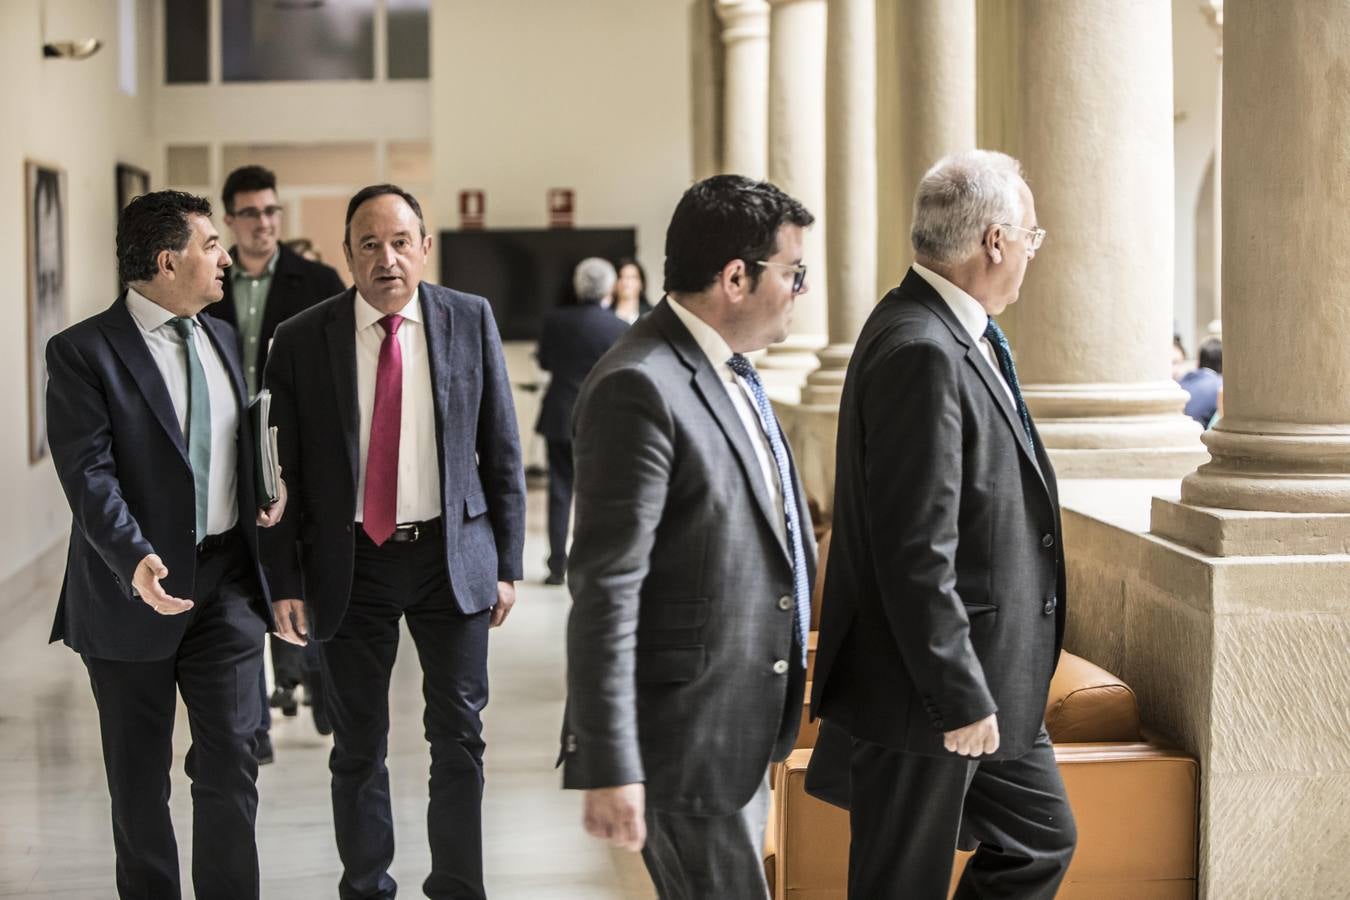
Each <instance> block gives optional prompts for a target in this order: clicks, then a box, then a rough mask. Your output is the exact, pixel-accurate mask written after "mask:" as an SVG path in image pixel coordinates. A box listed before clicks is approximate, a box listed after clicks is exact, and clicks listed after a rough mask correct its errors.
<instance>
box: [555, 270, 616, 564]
mask: <svg viewBox="0 0 1350 900" xmlns="http://www.w3.org/2000/svg"><path fill="white" fill-rule="evenodd" d="M617 280H618V274H617V273H616V272H615V271H614V266H612V265H610V263H609V261H608V260H605V259H601V258H600V257H598V256H591V257H588V258H586V259H583V260H582V261H581V262H579V263H577V267H576V269H575V270H574V271H573V273H572V289H573V290H574V291H575V292H576V295H577V302H576V303H572V304H568V305H567V306H560V307H558V308H557V309H555V310H552V311H550V312H549V314H548V315H547V316H545V317H544V331H543V334H541V335H540V336H539V349H538V350H537V351H535V355H536V356H537V357H538V359H539V368H541V369H543V370H544V371H545V372H548V373H549V375H550V376H552V377H551V378H550V379H549V382H548V390H547V391H546V392H545V393H544V402H543V403H541V404H540V405H539V421H538V422H537V423H535V426H534V430H535V431H537V432H538V433H539V434H540V435H542V436H543V438H544V440H545V441H547V442H548V577H547V578H545V579H544V584H562V583H563V580H564V574H565V573H566V572H567V525H568V519H569V518H570V517H571V514H572V409H573V407H575V406H576V404H577V395H578V394H580V393H581V383H582V382H583V381H585V380H586V376H587V375H589V374H590V373H591V369H593V368H595V364H596V363H597V362H599V361H600V357H602V356H604V355H605V353H606V352H607V351H608V350H609V348H610V347H612V346H614V342H615V341H617V340H618V339H619V338H620V337H621V336H622V335H623V333H624V332H625V331H627V330H628V323H627V322H625V321H624V320H623V319H620V318H619V317H618V316H616V315H614V313H613V312H611V311H610V310H608V309H605V308H604V307H603V306H601V305H600V304H601V302H602V301H604V300H605V299H606V298H607V297H609V295H610V292H612V291H613V290H614V283H615V281H617Z"/></svg>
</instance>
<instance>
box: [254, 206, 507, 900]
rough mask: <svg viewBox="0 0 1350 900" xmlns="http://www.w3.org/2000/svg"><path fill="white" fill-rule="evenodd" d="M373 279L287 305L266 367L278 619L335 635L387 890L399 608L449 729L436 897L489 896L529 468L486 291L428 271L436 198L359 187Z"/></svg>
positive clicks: (433, 817)
mask: <svg viewBox="0 0 1350 900" xmlns="http://www.w3.org/2000/svg"><path fill="white" fill-rule="evenodd" d="M343 246H344V249H345V251H346V256H347V264H348V265H349V266H350V267H351V272H352V278H353V280H354V281H355V287H354V288H353V289H351V290H348V291H345V292H344V293H342V294H339V295H338V296H336V297H333V298H330V299H328V300H325V301H324V302H323V303H320V304H319V305H317V306H314V307H311V308H310V309H308V310H306V311H304V312H302V313H300V314H299V315H297V316H295V317H294V318H292V319H289V320H288V321H286V322H284V323H283V324H282V325H281V326H280V327H279V328H278V329H277V332H276V340H275V342H274V343H273V345H272V352H271V356H270V358H269V359H268V363H267V373H266V377H265V381H266V384H267V386H268V387H269V388H270V389H271V391H272V398H273V399H272V424H273V425H276V426H278V428H279V443H280V452H281V460H282V466H283V468H284V469H285V471H286V473H287V477H288V480H289V482H290V489H291V494H292V496H293V498H294V500H293V502H292V504H291V507H290V509H289V510H288V512H287V515H286V516H285V518H284V519H283V520H282V522H281V524H280V526H279V527H278V528H277V529H275V532H274V533H273V534H272V535H269V540H268V542H267V546H266V548H265V555H266V557H267V570H268V577H269V579H270V581H271V585H272V593H273V594H274V595H275V596H276V597H277V598H279V599H278V600H277V601H276V603H275V604H274V611H275V613H276V616H277V619H278V621H279V623H280V624H279V627H278V634H280V635H281V636H282V637H283V638H286V639H288V640H291V641H293V642H297V643H304V642H305V641H306V640H308V639H309V638H315V639H317V640H319V641H320V642H321V643H320V645H319V646H320V659H321V663H322V667H323V679H324V689H325V692H326V693H325V696H326V699H327V702H328V708H329V717H330V719H331V724H332V726H333V753H332V756H331V757H330V759H329V768H330V769H331V771H332V792H333V818H334V826H335V828H336V832H337V845H338V853H339V855H340V856H341V858H342V864H343V868H344V871H343V875H342V880H341V882H340V884H339V894H340V896H342V897H344V898H357V897H361V898H375V897H381V898H387V897H393V896H394V892H395V890H396V884H395V882H394V879H393V878H391V877H390V876H389V871H388V870H389V865H390V863H391V862H392V861H393V857H394V830H393V815H392V812H391V810H390V802H389V772H388V769H387V768H386V766H385V755H386V751H387V744H388V733H389V675H390V671H391V670H392V669H393V666H394V656H395V653H396V651H397V648H398V636H399V619H400V618H406V620H407V623H408V629H409V631H410V632H411V633H412V637H413V641H414V642H415V643H416V645H417V651H418V655H419V658H420V660H421V663H422V671H423V674H424V688H423V690H424V694H425V697H426V704H427V706H426V717H425V723H426V734H427V737H428V739H429V741H430V742H431V783H430V792H431V797H430V806H429V809H428V812H427V829H428V832H429V835H428V837H429V842H430V845H431V870H432V871H431V874H430V876H429V877H428V878H427V879H426V881H425V882H424V884H423V889H424V890H425V891H426V894H427V896H429V897H447V898H448V897H456V898H459V897H483V896H484V889H483V870H482V828H481V809H480V807H481V801H482V791H483V740H482V721H481V718H480V713H481V712H482V709H483V707H484V706H485V705H486V704H487V645H488V628H489V627H491V626H494V625H500V624H501V623H502V622H503V621H504V620H505V619H506V616H507V613H508V612H510V609H511V606H512V604H513V603H514V602H515V586H514V582H516V581H517V580H519V579H520V577H521V551H522V547H523V544H524V535H525V478H524V472H523V469H522V468H521V455H520V440H519V436H518V434H517V432H516V417H515V409H514V406H513V404H512V402H511V387H510V382H509V381H508V379H507V373H506V364H505V360H504V358H503V356H502V348H501V341H500V338H499V337H498V335H497V327H496V324H495V322H494V320H493V317H492V311H491V308H490V307H489V306H488V303H487V301H486V300H484V299H483V298H482V297H475V296H471V295H469V294H462V293H459V292H458V291H452V290H448V289H446V288H442V287H438V286H436V285H431V284H426V283H423V282H422V281H421V274H422V270H423V268H424V267H425V266H426V259H427V252H428V251H429V250H430V248H431V238H430V237H429V236H428V235H427V233H426V225H425V223H424V221H423V218H422V211H421V207H420V206H419V205H418V203H417V200H416V199H415V198H414V197H413V196H412V195H411V194H409V193H407V192H406V191H404V190H402V189H401V188H398V187H396V186H394V185H389V184H382V185H374V186H371V187H368V188H365V189H363V190H361V191H360V192H358V193H357V194H356V196H354V197H353V198H352V200H351V203H350V204H349V205H348V207H347V231H346V238H345V240H344V245H343Z"/></svg>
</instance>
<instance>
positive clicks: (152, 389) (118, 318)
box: [102, 294, 191, 466]
mask: <svg viewBox="0 0 1350 900" xmlns="http://www.w3.org/2000/svg"><path fill="white" fill-rule="evenodd" d="M102 328H103V334H104V335H105V336H106V337H107V339H108V343H109V344H110V345H112V348H113V352H115V353H116V354H117V355H118V357H119V358H120V359H121V360H122V364H123V365H124V366H126V369H127V372H129V373H130V374H131V380H132V381H134V382H136V387H137V388H138V389H139V390H140V392H141V395H142V396H144V397H145V402H146V405H148V406H149V407H150V411H151V412H153V413H154V414H155V418H156V419H157V420H159V424H160V425H161V426H162V427H163V428H164V432H165V433H166V434H167V435H168V436H169V440H171V441H172V442H173V445H174V446H175V447H177V448H178V453H179V455H180V456H181V457H182V459H183V464H184V465H187V466H190V465H191V463H190V462H189V461H188V455H187V441H186V439H185V438H184V437H183V429H182V427H180V426H179V424H178V414H177V413H175V412H174V409H173V400H172V399H171V398H170V397H169V388H168V387H167V386H166V385H165V384H164V377H163V376H162V375H160V374H159V366H157V365H155V358H154V357H153V356H151V355H150V349H149V348H148V347H146V346H145V339H144V338H143V337H141V332H140V329H139V328H137V327H136V322H135V320H134V319H132V318H131V311H130V310H128V309H127V304H126V294H123V295H122V296H120V297H118V298H117V300H116V302H114V303H113V305H112V306H111V307H109V308H108V311H107V312H106V313H105V314H104V317H103V325H102Z"/></svg>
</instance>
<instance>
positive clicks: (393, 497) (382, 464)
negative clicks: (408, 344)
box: [362, 315, 403, 547]
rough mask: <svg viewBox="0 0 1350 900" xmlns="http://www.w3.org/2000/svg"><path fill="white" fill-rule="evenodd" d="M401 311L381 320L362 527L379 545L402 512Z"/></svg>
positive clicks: (385, 538)
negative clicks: (400, 455) (400, 508)
mask: <svg viewBox="0 0 1350 900" xmlns="http://www.w3.org/2000/svg"><path fill="white" fill-rule="evenodd" d="M402 324H403V317H402V316H400V315H388V316H385V317H384V318H383V319H381V320H380V325H382V326H384V342H383V343H381V344H380V365H379V368H378V369H377V370H376V372H375V409H374V412H373V413H372V414H371V417H370V445H369V446H368V447H367V448H366V493H365V498H364V504H365V506H364V510H365V511H364V512H363V513H362V528H364V529H365V532H366V534H368V535H370V539H371V540H372V541H374V542H375V546H377V547H378V546H380V545H381V544H383V543H384V542H385V541H387V540H389V535H391V534H393V533H394V528H395V526H396V524H397V523H396V522H395V521H394V520H395V517H396V516H397V514H398V434H399V428H400V427H401V426H402V424H403V348H402V347H400V346H399V343H398V326H400V325H402Z"/></svg>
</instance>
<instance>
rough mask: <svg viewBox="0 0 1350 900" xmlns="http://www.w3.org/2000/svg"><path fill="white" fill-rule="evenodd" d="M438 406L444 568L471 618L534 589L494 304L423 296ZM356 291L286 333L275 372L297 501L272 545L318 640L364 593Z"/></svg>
mask: <svg viewBox="0 0 1350 900" xmlns="http://www.w3.org/2000/svg"><path fill="white" fill-rule="evenodd" d="M419 296H420V298H421V299H420V302H421V306H422V314H423V317H424V322H425V325H426V336H427V345H428V347H427V349H428V354H429V358H430V363H431V381H432V396H433V397H434V399H435V404H436V424H437V435H436V437H437V448H438V450H439V451H440V465H441V471H440V476H441V478H440V480H441V515H442V518H443V522H444V537H443V540H444V542H445V558H446V563H447V565H448V567H449V578H450V588H451V591H452V592H453V594H454V599H455V603H456V605H457V606H458V608H459V610H460V611H461V612H463V613H465V614H470V613H476V612H481V611H482V610H485V609H488V608H490V607H491V606H492V605H493V604H495V603H496V602H497V582H498V581H518V580H519V579H520V578H521V569H522V563H521V555H522V552H523V549H524V542H525V474H524V470H523V469H522V467H521V457H520V439H519V435H518V434H517V431H516V413H515V407H514V405H513V404H512V401H511V385H510V382H509V380H508V379H507V375H506V363H505V360H504V359H503V357H502V345H501V339H500V338H499V337H498V335H497V323H496V321H495V320H494V319H493V317H492V309H491V307H489V306H488V302H487V301H486V300H484V299H483V298H482V297H476V296H474V295H472V294H462V293H460V292H459V291H452V290H450V289H448V288H443V287H440V286H438V285H433V284H427V283H426V282H423V283H422V284H421V286H420V288H419ZM355 298H356V291H355V289H348V290H347V291H344V292H343V293H342V294H339V295H338V296H336V297H331V298H329V299H328V300H325V301H324V302H322V303H320V304H319V305H318V306H314V307H311V308H310V309H307V310H305V311H304V312H302V313H300V314H299V315H297V316H295V317H293V318H291V319H288V320H287V321H285V322H283V323H282V324H281V326H280V327H279V328H278V329H277V333H276V342H275V343H274V344H273V346H272V355H271V359H270V360H269V361H268V364H267V375H266V384H267V387H268V388H269V389H271V391H272V420H271V423H272V424H273V425H275V426H277V429H278V432H277V443H278V447H279V451H280V454H281V466H282V471H283V472H284V473H285V478H286V486H287V488H288V489H289V491H290V499H289V501H288V503H287V506H286V514H285V515H284V516H283V517H282V520H281V521H280V522H279V523H278V524H277V525H276V526H275V527H274V528H272V529H269V531H268V533H266V534H265V535H264V554H265V557H266V559H265V564H266V570H267V577H268V578H269V579H270V581H271V584H272V594H273V596H275V597H276V598H278V599H283V598H302V599H303V600H304V601H305V606H306V612H307V613H308V615H309V617H310V618H309V627H310V633H311V634H313V635H315V636H316V637H317V638H318V639H319V640H327V639H329V638H331V637H332V636H333V634H334V633H336V631H337V628H338V624H339V623H340V622H341V621H342V616H343V614H344V613H345V612H346V609H347V600H348V596H349V594H350V593H351V584H352V564H353V556H354V549H355V544H354V539H355V535H354V528H353V524H354V523H353V520H354V518H355V516H356V486H357V477H358V466H359V465H360V456H359V454H360V449H359V448H360V441H359V437H358V435H357V429H358V427H359V425H360V410H359V408H358V406H357V399H356V313H355V307H354V306H353V304H354V303H355V302H356V299H355Z"/></svg>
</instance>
